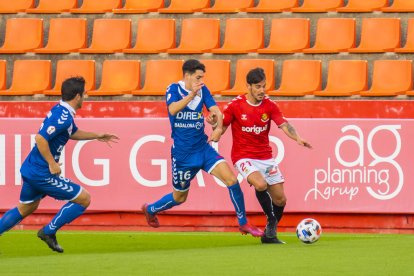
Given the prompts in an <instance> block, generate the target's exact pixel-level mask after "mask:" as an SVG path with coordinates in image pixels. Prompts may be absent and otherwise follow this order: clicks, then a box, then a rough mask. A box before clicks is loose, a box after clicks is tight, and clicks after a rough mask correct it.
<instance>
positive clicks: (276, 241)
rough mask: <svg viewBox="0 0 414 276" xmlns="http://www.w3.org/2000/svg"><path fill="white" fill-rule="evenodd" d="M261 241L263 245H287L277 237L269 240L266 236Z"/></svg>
mask: <svg viewBox="0 0 414 276" xmlns="http://www.w3.org/2000/svg"><path fill="white" fill-rule="evenodd" d="M261 240H262V243H273V244H285V242H284V241H281V240H279V239H278V238H277V237H273V238H268V237H266V236H262V237H261Z"/></svg>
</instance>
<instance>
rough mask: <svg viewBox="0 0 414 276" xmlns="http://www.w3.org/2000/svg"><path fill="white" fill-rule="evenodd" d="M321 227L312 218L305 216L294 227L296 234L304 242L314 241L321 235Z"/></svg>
mask: <svg viewBox="0 0 414 276" xmlns="http://www.w3.org/2000/svg"><path fill="white" fill-rule="evenodd" d="M321 234H322V227H321V225H320V224H319V222H317V221H316V220H315V219H313V218H305V219H304V220H302V221H301V222H299V224H298V226H297V227H296V235H297V236H298V238H299V240H301V241H302V242H304V243H314V242H316V241H317V240H319V238H320V237H321Z"/></svg>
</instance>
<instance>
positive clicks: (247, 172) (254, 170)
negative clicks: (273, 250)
mask: <svg viewBox="0 0 414 276" xmlns="http://www.w3.org/2000/svg"><path fill="white" fill-rule="evenodd" d="M255 163H256V161H255V160H252V159H241V160H239V161H238V162H236V164H235V167H236V168H237V170H238V171H239V173H240V174H241V175H242V176H243V178H245V179H246V180H247V182H248V183H249V184H250V185H252V186H253V187H254V188H255V194H256V198H257V200H258V201H259V203H260V206H261V207H262V210H263V212H264V213H265V215H266V218H267V223H266V230H267V231H265V234H266V236H268V237H275V235H276V234H275V230H273V231H270V230H272V229H275V227H274V226H272V227H269V226H270V225H276V223H277V221H276V217H275V214H274V212H273V204H272V199H271V197H270V195H269V193H268V192H267V186H268V184H267V182H266V179H265V178H264V175H263V174H262V172H261V171H260V168H258V167H256V165H255Z"/></svg>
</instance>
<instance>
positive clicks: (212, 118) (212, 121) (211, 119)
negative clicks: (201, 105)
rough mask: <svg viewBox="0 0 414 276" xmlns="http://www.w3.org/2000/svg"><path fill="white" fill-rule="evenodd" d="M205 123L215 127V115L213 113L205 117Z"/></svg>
mask: <svg viewBox="0 0 414 276" xmlns="http://www.w3.org/2000/svg"><path fill="white" fill-rule="evenodd" d="M206 122H207V123H209V124H210V125H215V124H216V123H217V115H216V114H215V113H210V114H208V116H207V117H206Z"/></svg>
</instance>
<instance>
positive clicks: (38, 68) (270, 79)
mask: <svg viewBox="0 0 414 276" xmlns="http://www.w3.org/2000/svg"><path fill="white" fill-rule="evenodd" d="M201 62H203V63H204V64H205V65H206V75H205V83H206V85H207V87H209V89H210V90H211V91H212V93H213V94H220V95H223V96H235V95H240V94H244V93H245V92H246V83H245V79H246V74H247V72H248V71H249V70H250V69H252V68H256V67H262V68H263V69H264V70H265V72H266V76H267V84H266V90H267V93H268V94H269V95H271V96H305V95H317V96H351V95H360V96H397V95H401V94H405V95H411V96H414V91H412V89H413V86H412V82H413V81H412V78H413V76H412V73H413V72H412V61H411V60H376V61H375V62H374V66H373V76H372V85H371V88H370V89H368V66H367V61H365V60H331V61H329V68H328V78H327V85H326V88H325V89H323V90H322V64H321V61H320V60H285V61H284V62H283V64H282V72H281V79H280V86H279V89H276V90H275V83H276V78H277V77H278V74H277V73H276V71H275V69H274V68H275V65H276V62H275V61H274V60H272V59H239V60H238V61H237V64H236V72H235V81H234V85H233V86H232V88H231V89H230V61H229V60H217V59H210V60H201ZM182 64H183V60H149V61H147V62H146V64H145V84H144V86H143V87H142V89H141V88H140V83H141V80H140V75H141V62H140V61H138V60H105V61H104V62H103V66H102V80H101V84H100V87H99V88H98V89H95V61H94V60H59V61H58V62H57V66H56V78H55V85H54V87H53V89H50V88H51V79H52V76H51V61H50V60H16V61H15V62H14V68H13V80H12V84H11V87H10V88H9V89H7V90H5V88H6V61H5V60H2V61H0V89H1V91H0V95H7V96H16V95H34V94H45V95H60V88H61V83H62V81H63V80H64V79H66V78H68V77H71V76H78V75H80V76H83V77H84V78H85V80H86V87H85V90H86V91H88V95H90V96H115V95H124V94H132V95H152V96H154V95H155V96H156V95H158V96H161V95H164V94H165V90H166V88H167V86H168V85H169V84H171V83H173V82H176V81H178V80H180V79H181V78H182V73H181V67H182Z"/></svg>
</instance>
